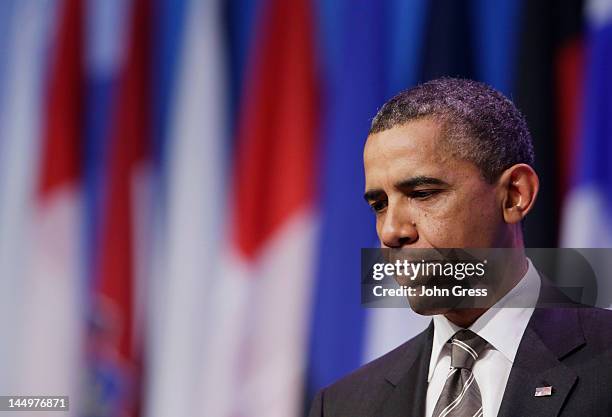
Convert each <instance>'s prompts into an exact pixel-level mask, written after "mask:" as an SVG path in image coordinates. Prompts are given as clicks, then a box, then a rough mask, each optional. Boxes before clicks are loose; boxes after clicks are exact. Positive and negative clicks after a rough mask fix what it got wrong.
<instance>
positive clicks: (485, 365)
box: [425, 259, 541, 417]
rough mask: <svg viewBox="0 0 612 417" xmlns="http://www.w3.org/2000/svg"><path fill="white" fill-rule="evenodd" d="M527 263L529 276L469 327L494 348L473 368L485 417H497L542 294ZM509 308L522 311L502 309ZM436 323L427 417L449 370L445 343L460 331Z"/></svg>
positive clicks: (438, 317)
mask: <svg viewBox="0 0 612 417" xmlns="http://www.w3.org/2000/svg"><path fill="white" fill-rule="evenodd" d="M528 262H529V266H528V268H527V272H526V273H525V275H524V276H523V278H521V280H520V281H519V282H518V283H517V284H516V285H515V286H514V288H512V289H511V290H510V291H508V293H507V294H506V295H505V296H504V297H502V298H501V299H500V300H499V301H498V302H497V303H495V305H494V306H493V307H491V308H490V309H488V310H487V311H486V312H485V313H484V314H483V315H482V316H480V317H479V318H478V319H477V320H476V321H475V322H474V324H472V325H471V326H470V327H469V329H470V330H471V331H473V332H474V333H476V334H478V335H479V336H480V337H482V338H483V339H485V340H486V341H487V342H489V345H490V346H491V347H489V348H488V349H486V350H485V352H484V353H482V354H481V355H480V357H479V358H478V360H477V361H476V362H475V363H474V367H473V368H472V372H473V373H474V377H475V378H476V382H477V383H478V387H479V388H480V393H481V396H482V407H483V417H496V416H497V413H498V411H499V407H500V405H501V401H502V398H503V396H504V391H505V389H506V383H507V382H508V376H509V375H510V370H511V369H512V364H513V363H514V357H515V356H516V351H517V350H518V347H519V343H520V342H521V338H522V337H523V333H524V332H525V328H526V327H527V323H528V322H529V319H530V318H531V315H532V313H533V310H534V306H535V305H536V302H537V299H538V296H539V294H540V286H541V284H540V276H539V275H538V272H537V271H536V269H535V268H534V266H533V265H532V263H531V260H529V259H528ZM517 300H520V301H517ZM507 305H513V306H519V307H511V308H502V307H504V306H507ZM433 322H434V336H433V345H432V350H431V359H430V362H429V375H428V378H427V382H428V386H427V403H426V408H425V416H426V417H434V416H432V414H433V410H434V408H435V406H436V403H437V401H438V398H439V397H440V394H441V392H442V388H444V383H445V382H446V376H447V375H448V371H449V369H450V361H451V360H450V345H449V344H448V343H446V342H447V341H448V340H449V339H450V338H451V337H452V336H453V335H454V334H455V332H457V331H458V330H460V329H461V328H460V327H458V326H456V325H455V324H453V323H451V322H450V321H448V319H447V318H446V317H444V316H443V315H436V316H434V317H433Z"/></svg>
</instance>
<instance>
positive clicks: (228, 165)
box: [0, 0, 612, 417]
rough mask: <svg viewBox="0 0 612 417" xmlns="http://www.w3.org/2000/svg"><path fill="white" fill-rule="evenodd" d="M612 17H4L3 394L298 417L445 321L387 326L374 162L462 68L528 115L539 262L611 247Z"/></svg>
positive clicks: (21, 6) (77, 5)
mask: <svg viewBox="0 0 612 417" xmlns="http://www.w3.org/2000/svg"><path fill="white" fill-rule="evenodd" d="M611 47H612V2H611V1H610V0H593V1H590V2H587V3H586V4H583V2H581V1H578V0H563V1H558V2H531V1H527V0H522V1H521V0H498V1H495V2H491V1H488V0H411V1H404V0H387V1H379V2H372V1H365V0H364V1H361V0H338V1H333V2H329V1H326V0H294V1H291V2H289V1H283V0H226V1H222V0H5V1H2V2H0V58H1V59H0V323H1V328H2V329H3V330H4V338H3V342H2V343H0V394H1V395H69V396H70V412H69V414H70V415H73V416H87V417H102V416H121V417H123V416H156V417H157V416H159V417H162V416H170V415H176V416H205V417H255V416H257V417H296V416H301V415H304V414H305V413H306V411H307V408H308V404H309V401H310V399H311V398H312V396H313V395H314V393H315V392H316V390H318V389H320V388H322V387H324V386H325V385H327V384H330V383H332V382H333V381H334V380H336V379H338V378H339V377H340V376H342V375H344V374H346V373H348V372H350V371H351V370H354V369H355V368H357V367H358V366H359V365H360V364H362V363H364V362H366V361H368V360H371V359H373V358H375V357H377V356H379V355H381V354H383V353H384V352H386V351H388V350H390V349H392V348H393V347H395V346H397V345H399V344H400V343H402V342H403V341H404V340H407V339H408V338H409V337H411V336H412V335H415V334H416V333H418V332H419V331H420V330H421V329H423V328H424V327H425V326H426V325H427V323H428V320H427V319H426V318H423V317H419V316H416V315H414V314H413V313H411V312H410V311H408V310H394V309H379V310H367V311H366V310H365V309H362V308H361V307H360V304H359V300H360V294H359V284H358V282H359V279H360V277H359V254H360V252H359V249H360V248H362V247H372V246H376V245H377V241H376V236H375V232H374V221H373V217H372V215H371V214H370V213H369V210H368V208H367V206H366V204H365V203H364V202H363V201H362V198H361V195H362V193H363V168H362V155H361V154H362V147H363V144H364V140H365V135H366V132H367V129H368V124H369V122H370V120H371V118H372V117H373V115H374V114H375V112H376V110H377V109H378V108H379V107H380V106H381V105H382V104H383V103H384V101H385V100H387V99H388V98H390V97H391V96H392V95H394V94H395V93H397V92H398V91H399V90H401V89H404V88H407V87H409V86H411V85H414V84H416V83H419V82H422V81H426V80H428V79H432V78H435V77H439V76H444V75H448V76H461V77H469V78H474V79H478V80H482V81H485V82H487V83H489V84H491V85H493V86H494V87H496V88H497V89H499V90H500V91H502V92H504V93H505V94H507V95H508V96H510V97H511V98H512V99H513V100H514V101H515V102H516V103H517V105H518V106H519V107H520V108H521V110H522V111H523V112H524V113H525V115H526V117H527V119H528V121H529V123H530V127H531V129H532V132H533V134H534V141H535V147H536V154H537V155H536V156H537V162H536V168H537V170H538V172H539V174H540V176H541V180H542V187H543V191H542V194H541V196H540V200H539V202H538V204H537V207H536V209H535V211H534V213H533V214H532V215H530V217H529V218H528V222H527V244H528V245H529V246H534V247H547V246H550V247H554V246H558V245H560V244H563V245H565V246H588V247H592V246H610V244H611V243H612V238H611V236H612V212H611V211H610V207H612V204H611V203H612V201H610V198H612V197H611V196H612V168H610V166H611V165H610V161H611V160H612V145H611V138H612V113H610V110H611V108H612V107H611V100H612V81H611V78H610V77H611V75H610V74H612V48H611Z"/></svg>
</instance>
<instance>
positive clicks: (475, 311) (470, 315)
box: [444, 254, 529, 329]
mask: <svg viewBox="0 0 612 417" xmlns="http://www.w3.org/2000/svg"><path fill="white" fill-rule="evenodd" d="M517 264H518V265H521V267H520V268H517V269H516V273H514V274H511V275H510V276H509V277H508V279H507V280H504V282H507V283H508V285H506V286H505V287H504V288H503V289H502V291H500V292H499V293H498V294H499V295H498V297H497V298H495V299H494V300H493V301H492V303H491V306H493V305H494V304H495V303H497V302H498V301H499V300H500V299H501V298H503V297H504V296H505V295H506V294H507V293H508V292H509V291H510V290H511V289H512V288H514V286H515V285H516V284H518V283H519V281H520V280H521V279H522V278H523V277H524V276H525V274H526V273H527V269H528V268H529V263H528V262H527V258H526V257H525V256H524V254H523V255H522V258H521V259H520V260H519V261H518V263H517ZM511 270H513V269H511ZM487 310H488V308H464V309H457V310H451V311H448V312H446V313H444V317H446V319H447V320H448V321H450V322H451V323H453V324H455V325H457V326H459V327H462V328H464V329H466V328H468V327H470V326H471V325H472V324H474V322H475V321H476V320H478V318H479V317H480V316H482V315H483V314H484V313H485V312H486V311H487Z"/></svg>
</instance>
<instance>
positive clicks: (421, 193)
mask: <svg viewBox="0 0 612 417" xmlns="http://www.w3.org/2000/svg"><path fill="white" fill-rule="evenodd" d="M439 192H440V190H415V191H412V192H411V193H410V195H409V197H410V198H416V199H419V200H425V199H427V198H429V197H431V196H433V195H436V194H438V193H439Z"/></svg>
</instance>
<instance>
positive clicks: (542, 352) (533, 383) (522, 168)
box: [310, 78, 612, 417]
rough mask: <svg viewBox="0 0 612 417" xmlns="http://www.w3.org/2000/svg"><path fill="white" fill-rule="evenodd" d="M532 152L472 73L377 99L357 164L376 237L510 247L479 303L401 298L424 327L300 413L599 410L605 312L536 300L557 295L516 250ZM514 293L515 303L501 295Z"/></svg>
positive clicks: (608, 371) (604, 388)
mask: <svg viewBox="0 0 612 417" xmlns="http://www.w3.org/2000/svg"><path fill="white" fill-rule="evenodd" d="M533 159H534V155H533V146H532V143H531V137H530V134H529V131H528V129H527V126H526V122H525V120H524V118H523V116H522V115H521V114H520V112H519V111H518V110H517V109H516V108H515V106H514V105H513V104H512V102H511V101H510V100H508V99H507V98H506V97H504V96H503V95H502V94H501V93H499V92H497V91H495V90H493V89H492V88H490V87H488V86H486V85H484V84H481V83H477V82H474V81H469V80H459V79H450V78H443V79H438V80H434V81H430V82H428V83H425V84H422V85H420V86H417V87H415V88H413V89H410V90H407V91H404V92H402V93H400V94H399V95H397V96H396V97H394V98H392V99H391V100H390V101H388V102H387V103H386V104H385V105H384V106H383V107H382V108H381V109H380V111H379V112H378V114H377V115H376V117H375V118H374V119H373V122H372V126H371V129H370V132H369V135H368V139H367V142H366V146H365V150H364V165H365V174H366V193H365V198H366V200H367V202H368V204H369V205H370V206H371V207H372V210H373V211H374V213H375V215H376V230H377V233H378V236H379V238H380V241H381V246H382V247H387V248H452V247H454V248H466V247H471V248H514V249H519V251H515V252H516V253H519V254H520V256H519V258H517V259H515V260H513V262H514V265H517V267H516V268H515V270H514V273H513V274H510V275H508V276H507V277H505V278H504V279H505V281H504V285H505V287H503V288H502V291H501V293H500V297H499V299H497V300H496V303H495V304H494V305H493V307H492V308H463V309H453V308H446V309H445V308H441V307H437V308H430V307H427V306H426V305H425V306H424V305H420V304H418V303H416V304H413V302H412V301H413V300H410V302H411V306H412V307H413V309H415V310H416V311H417V312H418V313H421V314H426V315H432V316H433V319H432V322H431V323H430V325H429V327H428V328H427V329H426V330H425V331H423V332H422V333H420V334H419V335H418V336H416V337H415V338H413V339H411V340H410V341H408V342H406V343H405V344H403V345H402V346H400V347H398V348H396V349H395V350H393V351H391V352H389V353H388V354H386V355H384V356H382V357H381V358H379V359H377V360H375V361H373V362H371V363H369V364H367V365H365V366H363V367H362V368H360V369H358V370H357V371H356V372H354V373H352V374H351V375H349V376H347V377H345V378H343V379H342V380H340V381H338V382H336V383H335V384H333V385H331V386H329V387H327V388H325V389H323V390H321V391H320V392H319V393H318V394H317V396H316V397H315V399H314V402H313V404H312V407H311V412H310V417H409V416H415V417H432V416H433V417H455V416H468V417H481V416H484V417H494V416H496V415H498V416H503V417H519V416H520V417H527V416H533V417H535V416H538V417H543V416H546V417H552V416H567V417H569V416H611V415H612V312H610V311H608V310H603V309H596V308H585V307H584V306H580V305H572V304H569V303H566V304H565V305H564V306H563V307H554V308H552V307H551V306H550V305H546V303H547V302H548V301H550V300H551V299H553V300H558V299H560V298H563V296H562V295H561V294H560V293H558V292H556V290H555V289H554V287H552V286H551V285H549V283H548V281H547V280H546V279H543V277H542V276H541V275H540V274H539V272H538V271H537V270H536V269H535V268H534V267H533V265H532V264H531V261H530V260H529V259H528V258H526V257H525V255H524V253H523V251H522V248H523V247H524V244H523V233H522V227H521V224H522V220H523V218H524V217H525V216H526V215H527V213H528V212H529V211H530V210H531V208H532V207H533V204H534V202H535V199H536V196H537V193H538V188H539V182H538V177H537V175H536V173H535V171H534V170H533V168H532V166H533ZM521 297H522V298H521ZM516 299H522V300H527V302H526V303H525V304H522V305H521V306H520V307H516V308H504V307H507V306H508V305H509V304H508V303H511V302H512V301H513V300H516Z"/></svg>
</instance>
